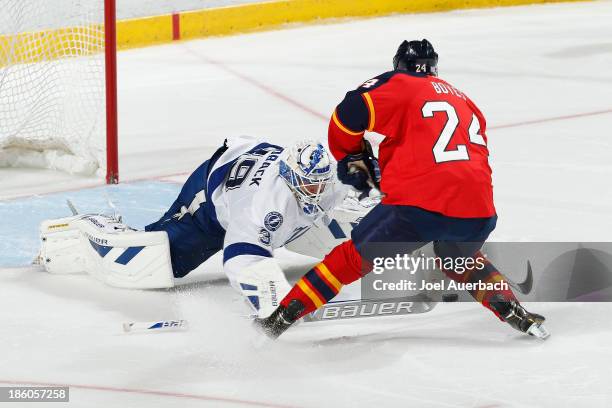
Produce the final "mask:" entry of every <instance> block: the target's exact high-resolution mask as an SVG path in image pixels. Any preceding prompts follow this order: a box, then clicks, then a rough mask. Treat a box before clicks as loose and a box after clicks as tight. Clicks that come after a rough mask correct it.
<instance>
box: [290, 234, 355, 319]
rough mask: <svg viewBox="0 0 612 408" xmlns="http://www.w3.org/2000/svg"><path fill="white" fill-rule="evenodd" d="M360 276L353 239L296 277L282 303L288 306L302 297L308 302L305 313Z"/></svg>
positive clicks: (311, 310)
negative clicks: (298, 277) (304, 273)
mask: <svg viewBox="0 0 612 408" xmlns="http://www.w3.org/2000/svg"><path fill="white" fill-rule="evenodd" d="M361 277H362V274H361V256H360V255H359V253H358V252H357V250H356V249H355V246H354V245H353V242H352V241H347V242H344V243H343V244H340V245H338V246H337V247H335V248H334V249H333V250H332V251H331V252H330V253H329V254H327V255H326V256H325V258H324V259H323V262H321V263H319V264H318V265H316V266H315V267H314V268H312V269H311V270H310V271H308V273H306V275H304V276H303V277H302V278H301V279H300V280H299V281H297V283H296V284H295V286H293V288H292V289H291V291H289V293H288V294H287V296H285V297H284V298H283V300H282V301H281V305H283V306H285V307H287V305H288V304H289V302H291V301H292V300H293V299H298V300H300V301H301V302H302V303H303V304H304V306H305V309H304V311H303V312H302V314H301V315H300V317H302V316H304V315H306V314H308V313H310V312H313V311H315V310H316V309H318V308H319V307H321V306H323V305H324V304H325V303H327V302H329V301H330V300H331V299H332V298H333V297H334V296H336V295H337V294H338V292H339V291H340V289H341V288H342V286H343V285H347V284H349V283H351V282H354V281H356V280H357V279H359V278H361Z"/></svg>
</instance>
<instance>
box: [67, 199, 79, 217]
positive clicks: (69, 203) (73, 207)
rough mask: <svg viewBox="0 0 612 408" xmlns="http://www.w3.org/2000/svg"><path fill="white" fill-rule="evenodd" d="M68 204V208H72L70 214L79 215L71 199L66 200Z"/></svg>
mask: <svg viewBox="0 0 612 408" xmlns="http://www.w3.org/2000/svg"><path fill="white" fill-rule="evenodd" d="M66 204H68V208H70V212H71V213H72V215H79V211H78V210H77V208H76V207H75V206H74V204H72V201H70V199H69V198H67V199H66Z"/></svg>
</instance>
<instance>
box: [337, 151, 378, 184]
mask: <svg viewBox="0 0 612 408" xmlns="http://www.w3.org/2000/svg"><path fill="white" fill-rule="evenodd" d="M338 179H340V181H341V182H342V183H344V184H348V185H350V186H353V187H354V188H355V189H357V190H359V191H361V192H362V193H364V195H367V194H368V193H369V192H370V190H371V189H372V187H376V188H377V189H380V184H379V183H380V167H379V166H378V159H377V158H376V157H375V156H374V153H373V152H372V145H371V144H370V142H368V141H367V140H364V149H363V151H362V152H361V153H358V154H350V155H348V156H346V157H345V158H343V159H342V160H340V161H339V162H338Z"/></svg>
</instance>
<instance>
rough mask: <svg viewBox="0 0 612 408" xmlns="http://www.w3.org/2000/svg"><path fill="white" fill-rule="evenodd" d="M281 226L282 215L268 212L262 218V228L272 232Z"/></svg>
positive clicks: (276, 212)
mask: <svg viewBox="0 0 612 408" xmlns="http://www.w3.org/2000/svg"><path fill="white" fill-rule="evenodd" d="M281 225H283V215H282V214H281V213H279V212H278V211H270V212H269V213H267V214H266V216H265V217H264V227H266V229H268V230H270V231H272V232H274V231H276V230H278V229H279V228H280V226H281Z"/></svg>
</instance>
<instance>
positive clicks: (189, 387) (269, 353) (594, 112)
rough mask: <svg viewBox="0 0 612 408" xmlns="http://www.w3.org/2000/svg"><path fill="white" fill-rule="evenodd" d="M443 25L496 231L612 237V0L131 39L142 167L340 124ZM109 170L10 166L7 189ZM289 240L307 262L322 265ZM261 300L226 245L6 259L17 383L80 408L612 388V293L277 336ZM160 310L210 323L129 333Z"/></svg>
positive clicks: (556, 403) (126, 65)
mask: <svg viewBox="0 0 612 408" xmlns="http://www.w3.org/2000/svg"><path fill="white" fill-rule="evenodd" d="M423 37H424V38H428V39H429V40H430V41H432V43H433V44H434V46H435V47H436V49H437V51H438V53H439V54H440V61H439V68H440V76H441V77H442V78H444V79H446V80H448V81H449V82H451V83H452V84H454V85H455V86H457V87H458V88H460V89H462V90H463V91H464V92H466V93H467V94H468V95H470V97H471V98H472V99H473V100H474V101H475V102H476V103H477V104H478V105H479V106H480V107H481V109H482V111H483V113H484V114H485V116H486V117H487V120H488V126H489V130H488V137H489V144H490V150H491V164H492V167H493V171H494V184H495V199H496V206H497V209H498V214H499V217H500V218H499V223H498V227H497V230H496V231H495V232H494V234H493V236H492V238H493V239H496V240H537V241H546V240H552V241H557V240H558V241H610V237H611V233H610V231H611V230H612V211H611V209H612V188H611V184H610V180H611V179H612V164H611V161H610V157H611V156H612V140H611V139H610V129H611V128H612V71H611V70H612V2H608V1H603V2H594V3H575V4H559V5H546V6H531V7H517V8H505V9H490V10H475V11H457V12H450V13H440V14H420V15H404V16H393V17H387V18H377V19H369V20H362V21H355V22H347V21H341V22H338V23H335V24H325V25H318V26H305V27H292V28H289V29H285V30H280V31H272V32H264V33H258V34H251V35H242V36H235V37H227V38H218V39H207V40H200V41H189V42H181V43H176V44H172V45H166V46H159V47H151V48H146V49H140V50H131V51H126V52H122V53H120V54H119V57H118V58H119V62H118V63H119V110H120V118H119V121H120V152H121V153H120V166H121V174H122V177H123V179H124V180H126V181H129V180H137V179H143V178H144V179H146V178H153V179H157V180H165V181H181V180H182V179H184V178H185V175H186V173H188V172H190V171H191V170H192V169H194V168H195V167H196V166H197V165H198V164H199V163H200V162H202V161H203V160H205V159H206V158H208V155H209V154H210V153H211V152H212V151H213V150H214V149H216V147H218V146H219V145H220V143H221V142H222V141H223V139H224V138H225V137H227V136H231V135H236V134H244V133H246V134H252V135H257V136H260V137H265V138H268V139H270V140H271V141H273V142H276V143H280V144H286V143H288V142H290V141H292V140H296V139H300V138H305V137H310V138H312V137H315V138H325V136H326V130H327V121H328V117H329V115H330V114H331V112H332V110H333V108H334V106H335V105H336V104H337V103H338V102H339V101H340V100H341V98H342V97H343V95H344V93H345V92H346V91H348V90H350V89H353V88H355V87H356V86H357V85H359V84H360V83H362V82H363V81H364V80H367V79H368V78H370V77H372V76H375V75H377V74H379V73H382V72H384V71H387V70H389V69H390V66H391V58H392V56H393V54H394V53H395V50H396V48H397V45H398V44H399V43H400V41H401V40H403V39H413V38H423ZM95 184H99V181H97V180H93V179H82V178H78V179H77V178H73V177H69V176H66V175H61V174H53V173H51V172H41V171H33V170H31V171H26V170H15V169H10V170H7V169H2V170H0V199H15V198H16V197H27V196H29V195H32V194H40V193H46V192H58V191H60V192H61V191H62V190H67V189H75V188H79V187H82V186H89V185H95ZM38 199H41V198H40V197H39V198H38ZM42 199H44V197H43V198H42ZM169 199H170V200H171V199H172V197H170V198H169ZM3 205H5V203H3V202H2V201H0V209H1V207H2V206H3ZM137 205H138V203H135V206H137ZM141 205H142V207H143V208H147V209H149V207H148V206H147V205H148V204H147V203H141ZM49 216H50V217H51V216H57V214H50V215H49ZM6 218H7V219H3V220H2V221H1V222H2V223H3V224H5V225H7V224H9V223H11V219H10V217H6ZM17 221H19V220H17ZM127 221H128V222H129V220H127ZM0 228H2V227H0ZM282 255H283V256H284V261H283V262H284V265H285V266H287V267H288V268H289V269H291V271H292V276H294V277H297V276H299V275H300V274H301V273H302V272H303V269H301V268H300V266H303V265H304V263H305V262H306V263H307V262H308V261H307V260H304V259H298V260H297V262H298V265H297V266H296V264H295V263H292V261H295V260H296V258H291V257H288V256H287V255H286V254H282ZM0 266H1V262H0ZM240 302H241V301H240V299H239V298H238V297H237V295H236V294H234V293H233V291H232V290H231V289H230V288H229V287H228V286H227V283H226V281H225V280H224V279H222V275H221V273H220V262H219V260H218V259H213V260H211V262H208V263H207V265H206V267H205V268H204V270H202V271H199V272H198V273H197V274H196V275H195V276H190V277H189V278H187V284H186V285H184V286H182V287H180V288H179V289H177V290H174V291H169V292H168V291H148V292H144V291H122V290H116V289H110V288H106V287H103V286H102V285H101V284H98V283H96V282H94V281H93V280H92V279H91V278H88V277H87V276H51V275H48V274H45V273H41V272H40V271H39V270H36V269H32V268H12V269H6V268H5V269H0V316H2V319H1V322H2V325H1V326H0V339H1V340H0V341H1V346H0V362H1V364H0V386H1V385H7V384H12V383H15V384H16V383H19V384H24V383H27V384H35V383H41V384H70V385H71V387H72V388H71V400H72V402H71V403H70V404H67V405H66V406H71V407H98V406H113V407H147V408H150V407H167V406H175V405H177V406H178V405H180V406H182V407H191V406H194V407H195V406H272V407H277V406H278V407H280V406H282V407H315V406H324V407H327V406H329V407H331V406H343V407H344V406H346V407H379V406H380V407H382V406H402V407H418V408H425V407H472V408H494V407H495V408H508V407H551V408H553V407H554V408H560V407H589V408H608V407H611V406H612V380H611V378H612V317H611V316H610V313H611V312H612V305H609V304H603V303H602V304H596V303H589V304H586V303H585V304H577V303H557V304H532V305H530V306H531V309H533V310H534V311H536V312H539V313H542V314H544V315H545V316H546V317H547V318H548V320H549V324H548V328H549V330H550V331H551V332H552V333H553V335H552V337H551V338H550V339H549V340H548V341H546V342H538V341H536V340H534V339H532V338H528V337H526V336H521V335H519V334H517V333H515V332H513V331H512V330H511V329H509V328H508V327H506V326H504V325H502V324H501V323H500V322H499V321H497V320H496V319H495V318H494V317H493V315H492V314H491V313H490V312H488V311H485V310H483V309H482V307H481V306H479V305H476V304H442V305H438V307H436V309H434V310H433V311H432V312H430V313H426V314H422V315H415V316H407V317H396V318H380V319H376V320H375V321H374V320H372V319H370V320H368V319H364V320H361V321H356V320H354V321H350V322H340V323H338V322H336V323H321V324H314V323H313V324H310V325H303V326H301V327H297V328H296V329H295V330H294V331H292V332H289V333H288V334H287V336H286V337H283V338H282V339H281V341H279V342H277V343H275V344H273V345H270V346H269V347H266V348H263V349H255V348H254V347H253V346H252V345H251V342H250V337H251V335H252V331H251V328H250V327H249V324H248V321H246V320H245V319H243V318H241V317H238V315H239V314H240V312H239V311H240V310H242V309H241V306H242V305H241V303H240ZM159 318H183V319H188V320H189V321H190V323H191V328H190V330H189V331H187V332H181V333H164V334H157V335H150V334H147V335H124V334H122V333H121V323H122V322H124V321H146V320H154V319H159ZM19 406H24V407H25V406H27V404H23V405H19ZM35 406H38V405H35ZM54 406H58V407H59V406H62V404H56V405H54Z"/></svg>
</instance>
